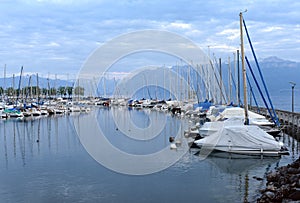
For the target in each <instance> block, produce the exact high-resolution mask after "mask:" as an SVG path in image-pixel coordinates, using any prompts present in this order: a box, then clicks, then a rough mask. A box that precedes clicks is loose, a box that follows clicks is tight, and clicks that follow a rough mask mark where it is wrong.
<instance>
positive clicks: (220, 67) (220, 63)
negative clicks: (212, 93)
mask: <svg viewBox="0 0 300 203" xmlns="http://www.w3.org/2000/svg"><path fill="white" fill-rule="evenodd" d="M219 69H220V70H219V72H220V84H221V85H220V101H221V103H220V104H222V103H223V102H222V91H223V90H222V84H223V81H222V61H221V58H219Z"/></svg>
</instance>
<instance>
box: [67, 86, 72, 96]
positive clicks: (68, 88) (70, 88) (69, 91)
mask: <svg viewBox="0 0 300 203" xmlns="http://www.w3.org/2000/svg"><path fill="white" fill-rule="evenodd" d="M66 89H67V90H66V91H67V93H68V95H69V98H70V97H72V93H73V87H66Z"/></svg>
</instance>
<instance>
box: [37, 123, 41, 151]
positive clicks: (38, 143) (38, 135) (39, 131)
mask: <svg viewBox="0 0 300 203" xmlns="http://www.w3.org/2000/svg"><path fill="white" fill-rule="evenodd" d="M40 127H41V119H39V124H38V131H37V133H38V134H37V145H38V153H39V154H40V133H41V130H40Z"/></svg>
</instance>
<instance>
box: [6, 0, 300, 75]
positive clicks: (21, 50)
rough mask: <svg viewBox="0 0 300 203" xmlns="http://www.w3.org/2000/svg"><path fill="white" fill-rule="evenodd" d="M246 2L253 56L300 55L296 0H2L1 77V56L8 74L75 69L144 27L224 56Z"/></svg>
mask: <svg viewBox="0 0 300 203" xmlns="http://www.w3.org/2000/svg"><path fill="white" fill-rule="evenodd" d="M245 9H247V12H245V13H244V14H243V15H244V19H245V21H246V24H247V27H248V31H249V34H250V37H251V40H252V42H253V45H254V48H255V51H256V54H257V57H258V58H266V57H270V56H277V57H279V58H282V59H285V60H292V61H297V62H300V54H299V53H300V12H299V10H300V2H299V1H292V0H278V1H276V0H264V1H261V0H244V1H241V0H239V1H238V0H232V1H226V0H223V1H222V0H211V1H207V0H206V1H203V0H198V1H190V0H189V1H185V0H178V1H171V0H151V1H146V0H119V1H111V0H0V45H1V46H0V61H1V62H0V71H1V72H0V77H1V76H3V75H4V73H3V72H4V71H3V70H4V66H5V64H6V73H7V75H9V74H13V73H19V71H20V69H21V66H24V71H25V72H26V73H27V74H29V73H36V72H39V73H40V75H42V76H47V75H52V76H53V75H55V74H57V75H64V76H66V75H68V77H73V76H74V77H75V76H76V74H77V73H78V71H79V70H80V68H81V67H82V65H83V64H84V62H85V61H86V60H87V58H88V57H89V56H90V55H91V54H92V53H93V51H95V50H96V49H97V48H99V47H100V46H101V45H102V44H104V43H106V42H107V41H109V40H112V39H114V38H115V37H117V36H120V35H122V34H125V33H129V32H132V31H139V30H145V29H154V30H165V31H170V32H173V33H176V34H179V35H181V36H183V37H185V38H188V39H190V40H192V41H193V42H195V43H196V44H197V45H198V46H199V47H200V48H202V50H203V51H204V52H206V53H207V54H208V53H209V54H210V55H214V56H216V57H217V58H219V57H221V58H224V60H225V58H227V57H228V56H231V57H232V56H233V53H234V52H235V51H236V49H238V48H239V45H240V38H239V12H241V11H244V10H245ZM245 41H246V40H245ZM247 47H249V46H247V44H246V52H247V51H248V52H249V48H247ZM158 62H159V63H163V62H162V61H158ZM175 63H176V62H175V61H174V65H175ZM146 65H147V64H146Z"/></svg>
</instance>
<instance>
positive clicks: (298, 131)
mask: <svg viewBox="0 0 300 203" xmlns="http://www.w3.org/2000/svg"><path fill="white" fill-rule="evenodd" d="M250 109H251V110H252V111H254V112H256V113H259V114H261V115H263V116H265V117H267V118H270V115H269V113H268V110H267V108H263V107H260V108H259V110H258V108H257V107H250ZM275 112H276V114H277V116H278V119H279V122H280V124H281V128H282V130H283V132H285V133H287V134H289V135H291V136H292V137H294V138H295V139H297V140H298V141H300V113H297V112H290V111H285V110H279V109H275Z"/></svg>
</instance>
